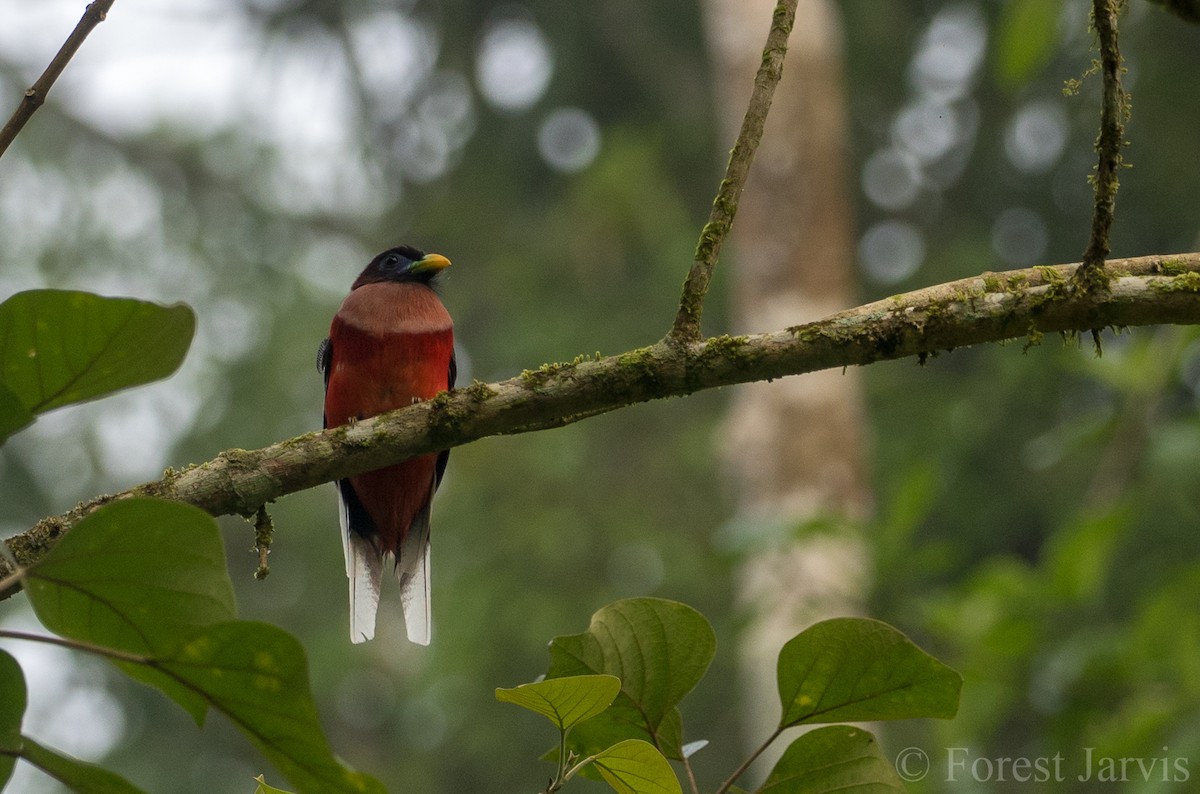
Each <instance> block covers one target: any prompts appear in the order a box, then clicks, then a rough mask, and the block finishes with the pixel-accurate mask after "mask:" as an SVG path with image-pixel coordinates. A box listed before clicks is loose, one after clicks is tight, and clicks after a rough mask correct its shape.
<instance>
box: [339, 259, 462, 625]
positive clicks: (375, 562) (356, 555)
mask: <svg viewBox="0 0 1200 794" xmlns="http://www.w3.org/2000/svg"><path fill="white" fill-rule="evenodd" d="M449 264H450V260H449V259H446V257H444V256H441V255H439V254H425V253H423V252H421V251H418V250H417V249H415V248H411V247H409V246H400V247H399V248H392V249H390V250H387V251H384V252H383V253H382V254H380V255H379V256H377V257H375V258H374V259H373V260H371V264H369V265H367V267H366V269H365V270H363V272H362V273H361V274H359V276H358V278H357V279H356V280H355V282H354V285H353V286H352V287H351V288H350V294H349V295H348V296H347V297H346V299H345V300H344V301H343V302H342V305H341V308H339V309H338V310H337V314H335V315H334V316H333V322H332V323H331V324H330V326H329V338H328V339H326V340H325V341H323V342H322V343H321V346H320V348H319V349H318V351H317V369H318V370H319V371H320V372H321V373H322V374H324V376H325V427H338V426H339V425H345V424H349V423H352V422H355V421H358V420H360V419H365V418H367V417H369V416H375V415H376V414H380V413H384V412H385V411H391V410H394V409H396V408H402V407H404V406H406V405H411V404H413V403H415V402H419V401H421V400H428V399H429V398H431V397H433V396H434V395H435V394H437V393H438V392H440V391H444V390H446V389H450V388H453V387H454V379H455V375H456V372H455V362H454V323H453V321H452V320H451V319H450V315H449V313H448V312H447V311H446V307H445V306H443V305H442V302H441V300H440V299H439V298H438V295H437V293H436V292H435V291H434V289H433V286H434V283H435V280H436V278H437V276H438V275H439V274H440V273H441V272H442V270H443V269H445V268H446V267H447V266H449ZM449 456H450V453H449V452H448V451H446V452H440V453H436V454H430V455H422V456H421V457H418V458H413V459H411V460H407V461H404V462H403V463H399V464H396V465H395V466H388V467H387V468H384V469H379V470H377V471H372V472H368V473H366V474H360V475H358V476H356V477H349V478H347V479H344V480H339V481H338V483H337V492H338V506H339V508H340V510H339V512H340V517H341V525H342V541H343V543H344V544H345V552H346V576H347V577H349V579H350V639H351V641H353V642H356V643H357V642H363V641H365V640H369V639H371V638H372V637H374V636H375V612H376V610H377V609H378V607H379V585H380V579H381V578H382V571H383V565H384V562H391V563H392V564H393V566H394V568H395V572H396V577H397V578H398V579H399V580H400V599H401V602H402V604H403V606H404V623H405V627H406V628H407V630H408V638H409V640H411V641H412V642H415V643H419V644H421V645H428V644H429V635H430V622H431V620H430V609H429V508H430V503H431V502H432V501H433V492H434V491H436V490H437V487H438V485H439V484H440V483H441V481H442V474H443V472H445V470H446V461H447V459H448V458H449Z"/></svg>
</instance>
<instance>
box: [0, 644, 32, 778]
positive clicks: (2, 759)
mask: <svg viewBox="0 0 1200 794" xmlns="http://www.w3.org/2000/svg"><path fill="white" fill-rule="evenodd" d="M0 692H3V693H4V697H0V789H3V788H4V787H5V786H6V785H8V779H9V778H10V777H12V772H13V766H15V765H16V762H17V759H16V757H15V755H14V753H19V752H20V751H21V720H22V719H24V717H25V706H26V705H27V704H28V700H29V694H28V691H27V690H26V688H25V673H24V672H23V671H22V670H21V665H19V664H17V660H16V659H14V658H13V657H12V655H11V654H9V653H8V652H7V651H4V650H0Z"/></svg>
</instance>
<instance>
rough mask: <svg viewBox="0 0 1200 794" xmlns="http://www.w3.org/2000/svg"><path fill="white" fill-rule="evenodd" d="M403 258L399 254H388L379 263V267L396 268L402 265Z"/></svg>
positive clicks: (384, 268)
mask: <svg viewBox="0 0 1200 794" xmlns="http://www.w3.org/2000/svg"><path fill="white" fill-rule="evenodd" d="M401 261H402V260H401V258H400V257H399V256H398V255H397V254H388V255H387V256H385V257H384V258H383V261H382V262H380V263H379V267H380V268H381V269H383V270H395V269H397V268H399V267H400V262H401Z"/></svg>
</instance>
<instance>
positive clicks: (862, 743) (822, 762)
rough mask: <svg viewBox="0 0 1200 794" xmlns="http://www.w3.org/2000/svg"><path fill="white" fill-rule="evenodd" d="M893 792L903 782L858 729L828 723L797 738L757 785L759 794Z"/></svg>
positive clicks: (871, 740) (900, 788) (881, 793)
mask: <svg viewBox="0 0 1200 794" xmlns="http://www.w3.org/2000/svg"><path fill="white" fill-rule="evenodd" d="M847 791H852V792H854V794H894V792H898V791H899V792H902V791H904V784H903V783H902V782H901V781H900V777H899V776H898V775H897V774H896V770H895V769H893V768H892V765H891V763H890V762H889V761H888V760H887V758H885V757H884V755H883V753H881V752H880V751H879V745H878V744H876V742H875V737H874V736H872V735H871V734H869V733H867V732H866V731H864V730H862V729H861V728H854V727H851V726H849V725H831V726H829V727H827V728H818V729H816V730H814V731H810V732H808V733H806V734H804V735H803V736H801V737H799V738H798V739H796V740H795V741H794V742H792V744H791V745H790V746H789V747H788V749H787V750H785V751H784V752H783V756H782V757H780V759H779V761H778V762H777V763H776V764H775V768H774V769H772V770H771V774H770V775H769V776H768V777H767V781H766V782H765V783H763V785H762V788H760V789H759V792H760V793H761V794H835V792H837V793H839V794H840V793H841V792H847Z"/></svg>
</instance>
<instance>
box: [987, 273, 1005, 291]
mask: <svg viewBox="0 0 1200 794" xmlns="http://www.w3.org/2000/svg"><path fill="white" fill-rule="evenodd" d="M983 288H984V290H985V291H987V292H1004V282H1003V281H1001V280H1000V277H999V276H997V275H996V274H995V273H984V274H983Z"/></svg>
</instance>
